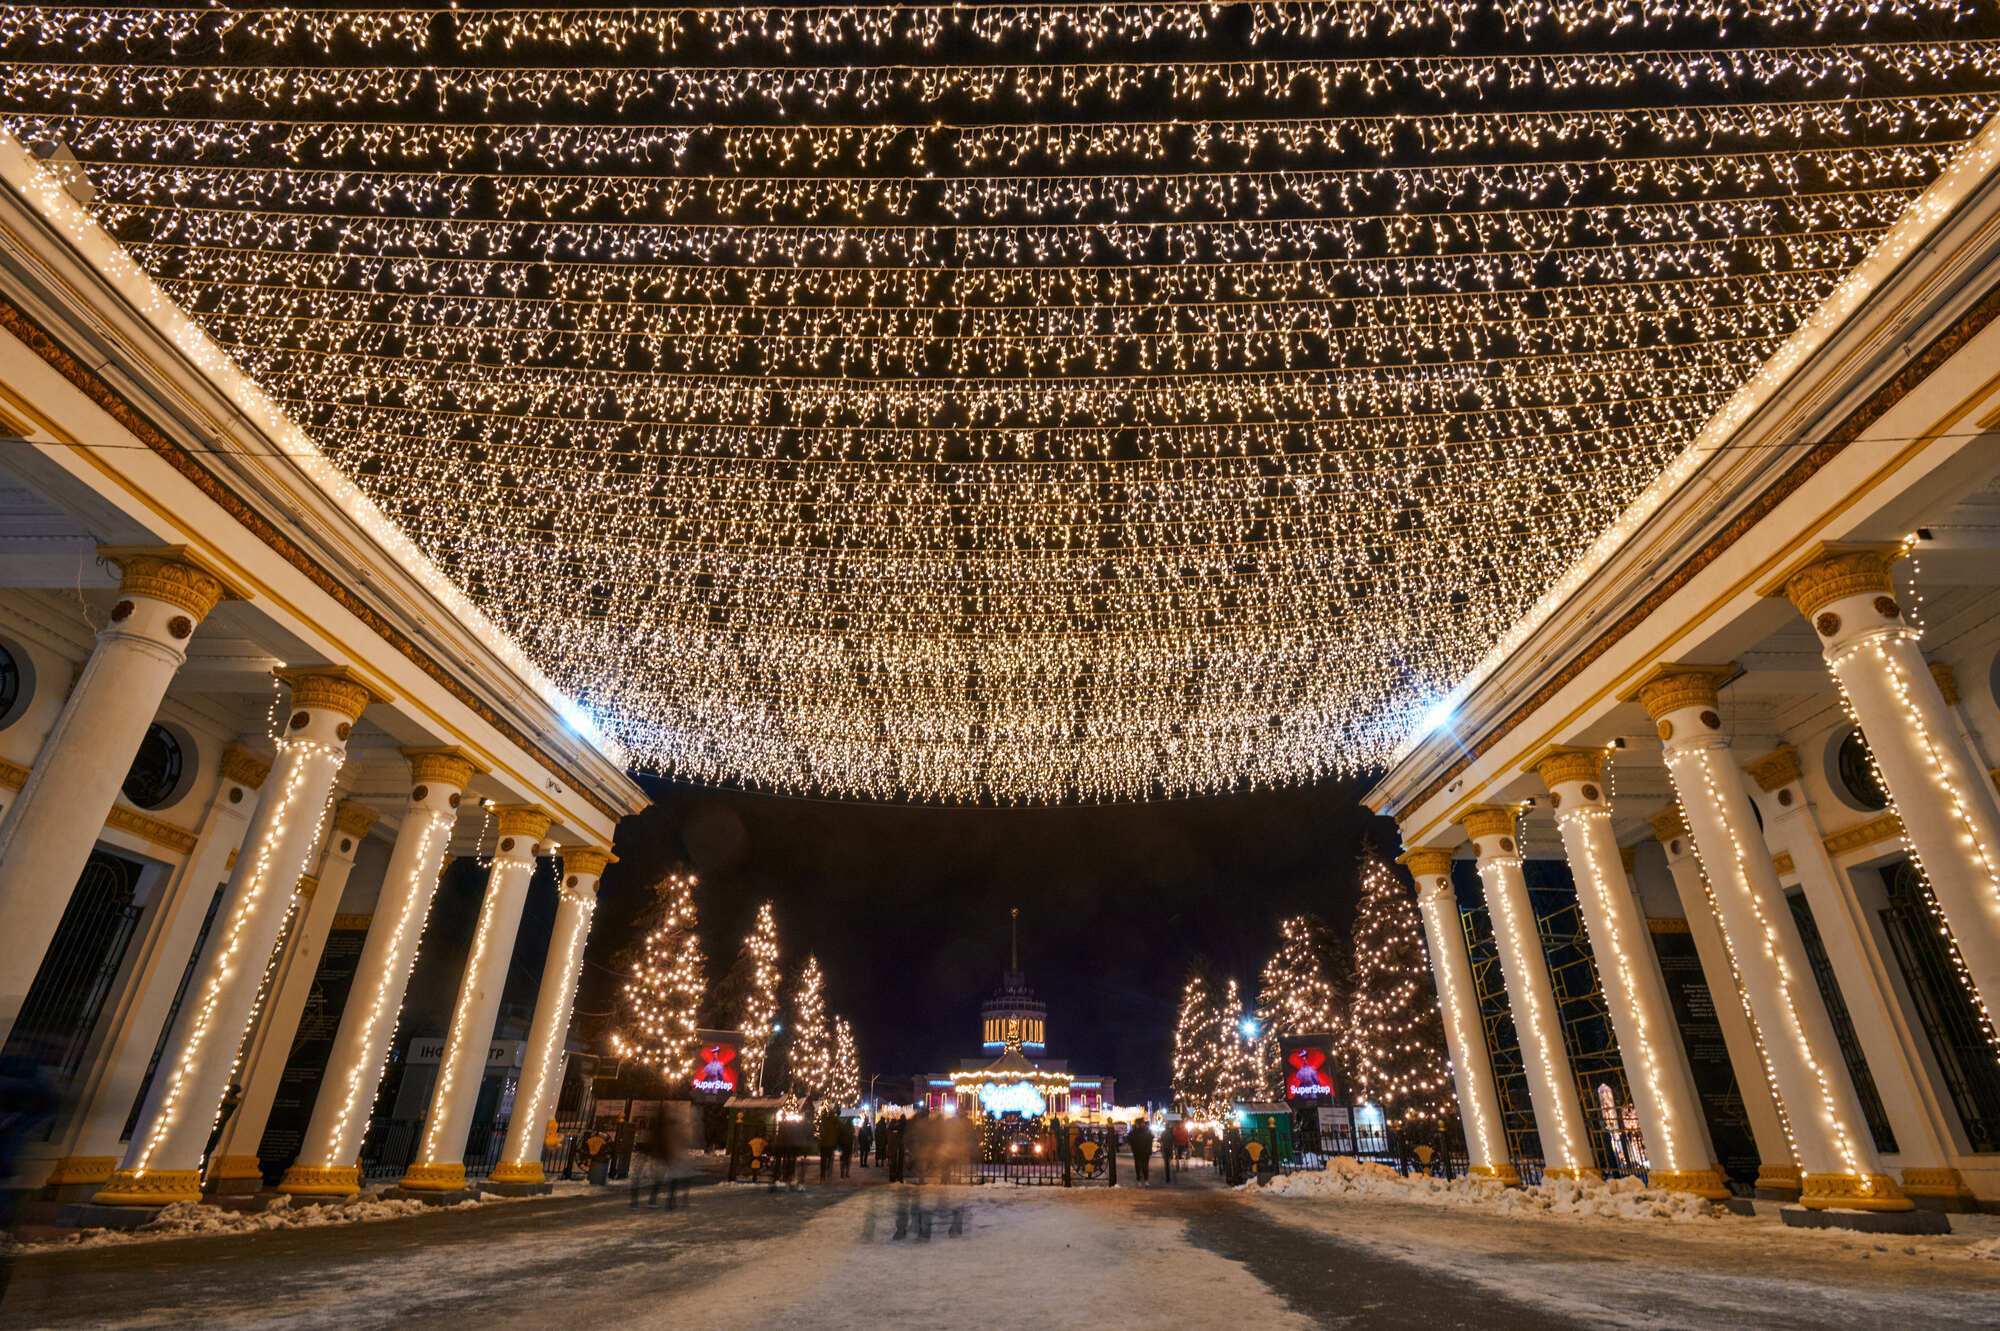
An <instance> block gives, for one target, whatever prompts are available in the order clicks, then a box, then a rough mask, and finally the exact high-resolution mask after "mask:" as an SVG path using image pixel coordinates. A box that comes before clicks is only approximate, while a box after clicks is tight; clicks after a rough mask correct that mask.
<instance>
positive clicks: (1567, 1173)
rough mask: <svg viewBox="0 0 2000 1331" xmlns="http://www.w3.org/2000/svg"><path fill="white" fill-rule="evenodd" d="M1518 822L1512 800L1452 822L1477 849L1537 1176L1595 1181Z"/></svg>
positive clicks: (1475, 808) (1481, 806) (1483, 806)
mask: <svg viewBox="0 0 2000 1331" xmlns="http://www.w3.org/2000/svg"><path fill="white" fill-rule="evenodd" d="M1519 819H1520V810H1519V809H1517V808H1515V807H1514V806H1512V805H1498V804H1479V805H1474V806H1473V807H1471V808H1469V809H1467V810H1466V811H1465V813H1464V815H1463V816H1462V817H1460V818H1459V820H1458V822H1459V826H1460V827H1461V828H1463V829H1464V830H1465V835H1466V836H1467V838H1469V839H1470V840H1471V842H1472V845H1473V849H1474V850H1475V851H1476V852H1477V854H1478V857H1479V878H1480V881H1481V882H1483V883H1485V885H1486V904H1487V907H1488V909H1489V910H1490V912H1491V914H1492V917H1493V941H1494V942H1495V943H1496V944H1497V945H1498V948H1499V952H1500V974H1501V978H1502V979H1504V980H1505V981H1506V984H1507V1000H1508V1004H1509V1006H1510V1007H1511V1008H1512V1010H1513V1014H1514V1030H1515V1031H1516V1033H1518V1034H1519V1036H1520V1037H1521V1055H1522V1057H1523V1059H1524V1060H1525V1061H1526V1062H1527V1065H1528V1068H1527V1071H1528V1099H1529V1102H1530V1103H1531V1104H1533V1106H1534V1109H1535V1133H1536V1135H1537V1136H1539V1137H1540V1138H1541V1139H1542V1158H1543V1160H1544V1162H1545V1164H1546V1168H1545V1169H1544V1170H1543V1174H1544V1176H1545V1177H1548V1178H1568V1179H1584V1178H1597V1177H1600V1175H1599V1172H1598V1169H1597V1165H1596V1161H1595V1158H1594V1157H1593V1156H1592V1154H1591V1150H1590V1137H1589V1134H1588V1133H1587V1131H1586V1130H1585V1127H1584V1118H1583V1109H1582V1106H1581V1104H1580V1103H1579V1101H1578V1100H1577V1091H1576V1076H1575V1074H1574V1073H1573V1072H1571V1070H1570V1064H1569V1051H1568V1049H1566V1048H1565V1047H1564V1045H1563V1032H1562V1011H1561V1009H1560V1008H1558V1007H1557V1006H1556V993H1555V986H1554V985H1553V984H1552V983H1551V982H1550V980H1549V961H1548V955H1547V954H1546V953H1545V952H1543V950H1542V936H1541V931H1540V930H1539V929H1537V928H1536V926H1535V909H1534V906H1533V905H1532V904H1531V903H1530V902H1529V900H1528V880H1527V879H1526V877H1524V876H1523V874H1522V872H1521V854H1520V847H1519V846H1518V845H1517V844H1516V841H1515V838H1516V836H1517V835H1518V833H1517V830H1516V824H1517V823H1518V822H1519ZM1468 1144H1469V1143H1468Z"/></svg>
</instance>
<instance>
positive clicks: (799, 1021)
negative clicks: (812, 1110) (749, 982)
mask: <svg viewBox="0 0 2000 1331" xmlns="http://www.w3.org/2000/svg"><path fill="white" fill-rule="evenodd" d="M833 1044H834V1032H833V1025H832V1023H831V1022H829V1021H828V1020H827V1013H826V977H825V976H824V975H823V974H821V972H820V968H819V958H817V957H807V958H806V964H805V969H804V970H802V971H800V972H799V985H798V988H797V989H795V990H794V991H793V992H792V1044H791V1055H790V1058H789V1060H788V1067H789V1069H790V1072H791V1090H792V1095H793V1096H795V1097H797V1098H798V1099H802V1100H821V1099H824V1098H825V1097H826V1096H827V1095H828V1094H829V1093H830V1092H831V1091H832V1090H833V1083H834V1047H833Z"/></svg>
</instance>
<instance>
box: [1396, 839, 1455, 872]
mask: <svg viewBox="0 0 2000 1331" xmlns="http://www.w3.org/2000/svg"><path fill="white" fill-rule="evenodd" d="M1396 863H1398V864H1400V865H1402V866H1403V867H1404V868H1406V869H1408V870H1409V871H1410V876H1411V877H1413V878H1448V877H1450V876H1451V852H1450V851H1448V850H1446V849H1444V848H1443V847H1442V846H1420V847H1418V848H1417V849H1416V850H1406V851H1404V852H1403V853H1402V854H1401V855H1398V856H1397V857H1396Z"/></svg>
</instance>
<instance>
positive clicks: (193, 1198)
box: [90, 1169, 201, 1206]
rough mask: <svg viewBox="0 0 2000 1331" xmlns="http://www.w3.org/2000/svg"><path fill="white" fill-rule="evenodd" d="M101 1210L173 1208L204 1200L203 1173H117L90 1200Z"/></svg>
mask: <svg viewBox="0 0 2000 1331" xmlns="http://www.w3.org/2000/svg"><path fill="white" fill-rule="evenodd" d="M90 1200H91V1201H92V1202H94V1203H96V1204H97V1205H99V1206H172V1205H173V1204H174V1203H175V1202H198V1201H200V1200H201V1172H200V1171H199V1170H194V1169H146V1170H139V1169H115V1170H113V1171H112V1172H111V1177H110V1178H109V1179H107V1180H105V1183H104V1186H103V1187H102V1188H100V1189H98V1191H97V1194H96V1195H95V1196H94V1197H92V1198H91V1199H90Z"/></svg>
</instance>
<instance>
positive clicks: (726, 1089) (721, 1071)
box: [689, 1041, 736, 1100]
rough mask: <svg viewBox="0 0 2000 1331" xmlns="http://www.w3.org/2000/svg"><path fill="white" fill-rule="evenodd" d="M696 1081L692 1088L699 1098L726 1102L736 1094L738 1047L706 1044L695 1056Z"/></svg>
mask: <svg viewBox="0 0 2000 1331" xmlns="http://www.w3.org/2000/svg"><path fill="white" fill-rule="evenodd" d="M694 1064H695V1066H694V1079H693V1080H692V1081H691V1082H690V1083H689V1085H690V1088H691V1089H692V1090H693V1091H694V1093H695V1094H696V1095H698V1096H713V1097H714V1098H716V1099H718V1100H725V1099H727V1098H729V1097H730V1096H732V1095H734V1094H736V1046H735V1045H733V1044H729V1043H725V1042H721V1041H718V1042H716V1043H714V1044H705V1045H703V1046H702V1047H701V1049H700V1050H699V1051H698V1052H697V1053H696V1054H695V1059H694Z"/></svg>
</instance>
